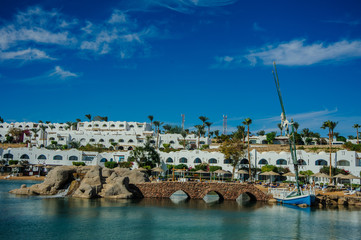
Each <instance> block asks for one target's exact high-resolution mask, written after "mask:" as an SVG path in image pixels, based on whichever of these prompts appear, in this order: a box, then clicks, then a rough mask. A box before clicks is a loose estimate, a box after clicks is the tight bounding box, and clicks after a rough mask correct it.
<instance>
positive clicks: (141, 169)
mask: <svg viewBox="0 0 361 240" xmlns="http://www.w3.org/2000/svg"><path fill="white" fill-rule="evenodd" d="M135 170H136V171H140V172H146V171H148V170H147V169H145V168H142V167H140V168H137V169H135Z"/></svg>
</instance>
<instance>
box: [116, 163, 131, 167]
mask: <svg viewBox="0 0 361 240" xmlns="http://www.w3.org/2000/svg"><path fill="white" fill-rule="evenodd" d="M118 166H119V167H120V168H131V167H132V166H133V163H132V162H120V163H118Z"/></svg>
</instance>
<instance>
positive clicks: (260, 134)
mask: <svg viewBox="0 0 361 240" xmlns="http://www.w3.org/2000/svg"><path fill="white" fill-rule="evenodd" d="M265 134H266V132H265V130H260V131H258V132H257V135H258V136H264V135H265Z"/></svg>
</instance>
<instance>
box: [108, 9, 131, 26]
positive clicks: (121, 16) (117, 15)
mask: <svg viewBox="0 0 361 240" xmlns="http://www.w3.org/2000/svg"><path fill="white" fill-rule="evenodd" d="M126 22H127V16H126V14H125V13H124V12H121V11H119V10H115V11H114V12H113V13H112V16H111V17H110V19H109V21H108V23H112V24H115V23H126Z"/></svg>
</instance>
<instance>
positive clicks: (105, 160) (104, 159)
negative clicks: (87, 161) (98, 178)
mask: <svg viewBox="0 0 361 240" xmlns="http://www.w3.org/2000/svg"><path fill="white" fill-rule="evenodd" d="M100 162H108V160H107V159H106V158H102V159H101V160H100Z"/></svg>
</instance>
